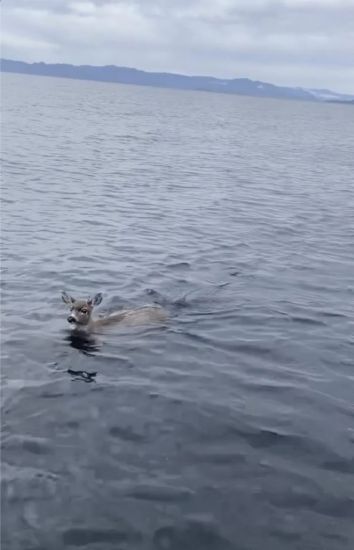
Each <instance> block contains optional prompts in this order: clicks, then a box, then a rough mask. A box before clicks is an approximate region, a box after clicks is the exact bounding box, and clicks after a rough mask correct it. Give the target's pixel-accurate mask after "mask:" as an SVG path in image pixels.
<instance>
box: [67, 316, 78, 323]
mask: <svg viewBox="0 0 354 550" xmlns="http://www.w3.org/2000/svg"><path fill="white" fill-rule="evenodd" d="M68 323H76V319H75V317H74V316H73V315H69V317H68Z"/></svg>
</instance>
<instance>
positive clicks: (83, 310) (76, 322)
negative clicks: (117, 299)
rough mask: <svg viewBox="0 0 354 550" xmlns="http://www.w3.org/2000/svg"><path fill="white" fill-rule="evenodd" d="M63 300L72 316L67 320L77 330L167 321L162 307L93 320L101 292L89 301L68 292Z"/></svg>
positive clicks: (123, 312) (126, 310) (94, 329)
mask: <svg viewBox="0 0 354 550" xmlns="http://www.w3.org/2000/svg"><path fill="white" fill-rule="evenodd" d="M62 300H63V302H64V303H65V304H67V305H68V306H69V307H70V314H69V316H68V318H67V320H68V322H69V323H70V325H71V326H72V328H73V329H75V330H83V331H88V332H95V331H96V330H98V329H100V328H101V327H104V326H107V325H112V324H114V323H120V324H122V325H124V326H135V325H145V324H148V323H152V322H160V323H161V322H164V321H167V314H166V312H165V311H164V310H163V309H162V308H161V307H160V306H143V307H140V308H137V309H122V310H120V311H118V312H116V313H112V314H110V315H107V316H103V317H100V318H98V319H93V318H92V311H93V308H94V306H98V305H99V304H100V303H101V302H102V294H101V293H100V292H99V293H98V294H96V295H95V296H94V297H93V298H88V299H87V300H84V299H83V300H82V299H80V300H77V299H76V298H73V297H72V296H69V294H67V293H66V292H63V293H62Z"/></svg>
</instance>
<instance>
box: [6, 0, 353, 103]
mask: <svg viewBox="0 0 354 550" xmlns="http://www.w3.org/2000/svg"><path fill="white" fill-rule="evenodd" d="M2 12H3V29H4V32H3V37H2V41H3V47H2V55H3V56H4V57H8V58H12V59H22V60H25V61H46V62H68V63H75V64H84V63H90V64H97V65H105V64H116V65H123V66H133V67H137V68H141V69H145V70H157V71H169V72H181V73H184V74H207V75H215V76H219V77H227V78H232V77H240V76H247V77H250V78H253V79H260V80H266V81H269V82H274V83H276V84H283V85H292V86H296V85H299V86H307V87H331V88H334V89H338V90H339V91H344V92H348V93H354V71H353V51H354V30H353V28H354V26H353V21H354V0H237V1H236V0H148V1H147V0H81V1H79V0H11V1H10V0H3V2H2Z"/></svg>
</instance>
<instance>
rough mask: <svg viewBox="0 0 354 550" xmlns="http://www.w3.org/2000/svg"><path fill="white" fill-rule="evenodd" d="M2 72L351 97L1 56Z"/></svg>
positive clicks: (284, 95)
mask: <svg viewBox="0 0 354 550" xmlns="http://www.w3.org/2000/svg"><path fill="white" fill-rule="evenodd" d="M0 70H1V72H6V73H16V74H30V75H35V76H52V77H58V78H70V79H75V80H90V81H95V82H108V83H109V82H110V83H115V84H132V85H138V86H150V87H156V88H169V89H174V90H193V91H204V92H216V93H223V94H232V95H241V96H251V97H264V98H265V97H268V98H277V99H296V100H304V101H312V102H317V103H318V102H321V103H324V102H331V103H333V102H335V103H351V102H354V96H350V95H347V94H338V93H336V92H331V91H330V90H306V89H303V88H291V87H286V86H276V85H274V84H269V83H267V82H261V81H254V80H250V79H248V78H235V79H220V78H215V77H208V76H186V75H181V74H173V73H157V72H156V73H155V72H146V71H141V70H138V69H132V68H128V67H117V66H115V65H107V66H92V65H79V66H77V65H70V64H62V63H60V64H49V63H43V62H39V63H26V62H24V61H13V60H9V59H2V60H1V61H0Z"/></svg>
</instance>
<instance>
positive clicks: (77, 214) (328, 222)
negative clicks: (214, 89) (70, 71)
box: [2, 75, 354, 550]
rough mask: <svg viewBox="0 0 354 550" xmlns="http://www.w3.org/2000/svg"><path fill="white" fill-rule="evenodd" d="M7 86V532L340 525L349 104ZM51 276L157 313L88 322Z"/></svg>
mask: <svg viewBox="0 0 354 550" xmlns="http://www.w3.org/2000/svg"><path fill="white" fill-rule="evenodd" d="M3 93H4V97H3V110H4V113H3V157H4V163H3V182H4V191H3V207H2V238H3V263H2V286H3V290H2V293H3V294H2V310H3V311H2V313H3V316H2V325H3V345H2V354H3V359H2V378H3V389H2V428H3V430H2V437H3V439H2V481H3V489H2V499H3V533H2V536H3V543H4V548H6V549H7V550H10V549H11V550H44V549H45V550H61V549H62V548H68V549H75V548H78V547H79V548H87V549H89V550H106V549H107V550H110V549H115V550H119V549H144V550H145V549H157V550H211V549H212V550H215V549H217V550H226V549H227V550H229V549H238V550H246V549H249V550H254V549H257V550H258V549H262V550H268V549H269V550H278V549H279V550H285V549H287V550H295V549H296V550H309V549H321V550H327V549H328V550H336V549H340V550H343V549H348V550H349V549H352V548H353V543H354V523H353V517H354V422H353V419H354V408H353V401H354V399H353V396H354V365H353V351H354V331H353V329H354V277H353V275H354V188H353V173H354V160H353V159H354V156H353V150H354V116H353V111H352V109H351V108H350V107H348V106H341V105H317V104H306V103H296V102H286V101H284V102H282V101H276V100H274V101H273V100H261V99H251V98H241V97H230V96H223V95H213V94H206V93H190V92H174V91H168V90H156V89H148V88H135V87H129V86H117V85H106V84H96V83H90V82H75V81H66V80H59V79H58V80H55V79H49V78H34V77H28V76H27V77H25V76H15V75H11V76H10V75H4V76H3ZM62 289H66V290H67V291H68V292H71V293H72V294H74V295H75V296H86V295H89V294H90V293H95V292H98V291H101V292H103V293H104V302H103V304H102V306H101V307H100V310H101V311H102V310H104V309H106V310H114V309H115V308H117V307H120V306H121V305H123V304H126V305H132V306H135V305H141V304H145V303H153V302H155V301H157V302H158V303H162V304H163V305H164V306H165V307H166V308H167V309H168V310H169V312H170V315H171V321H170V323H169V326H168V327H167V328H166V329H164V328H157V329H156V328H139V329H130V330H124V331H122V330H113V331H110V333H107V334H105V335H103V336H100V337H99V339H98V340H97V341H96V342H91V343H90V342H88V343H87V345H86V346H83V343H82V342H81V341H77V340H75V339H72V338H71V339H70V335H69V333H68V332H67V330H68V329H67V326H66V321H65V318H66V311H65V307H64V305H63V304H62V302H61V300H60V291H61V290H62ZM68 370H69V371H71V372H72V371H80V370H81V371H85V372H91V373H93V372H96V373H97V374H96V377H95V378H92V383H86V382H85V379H84V378H83V377H80V376H79V375H75V374H70V372H68ZM86 381H87V380H86Z"/></svg>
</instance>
